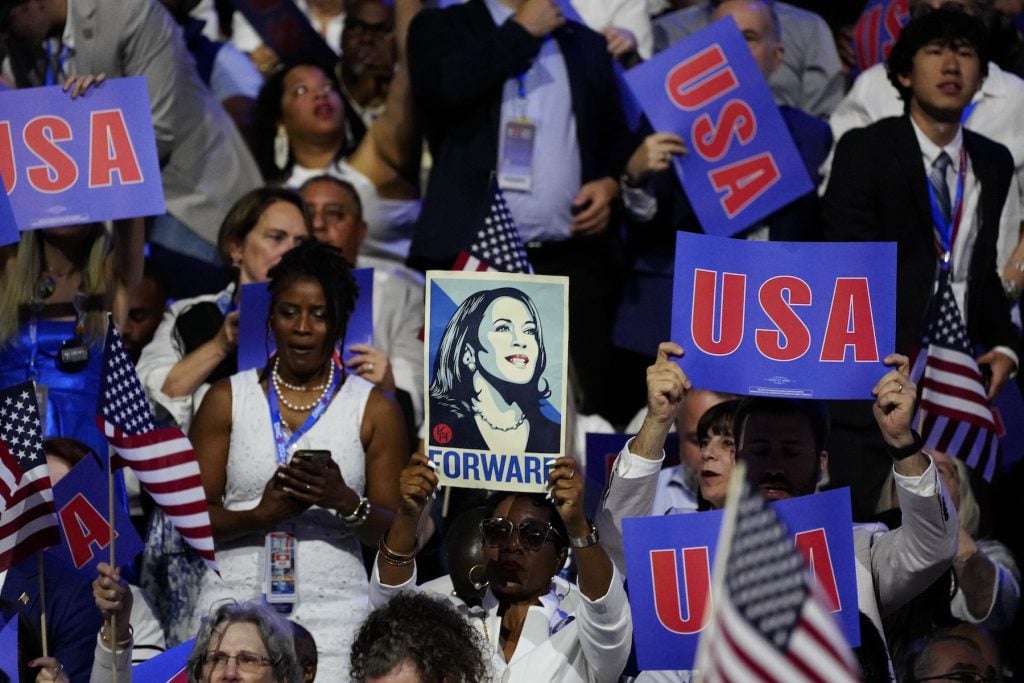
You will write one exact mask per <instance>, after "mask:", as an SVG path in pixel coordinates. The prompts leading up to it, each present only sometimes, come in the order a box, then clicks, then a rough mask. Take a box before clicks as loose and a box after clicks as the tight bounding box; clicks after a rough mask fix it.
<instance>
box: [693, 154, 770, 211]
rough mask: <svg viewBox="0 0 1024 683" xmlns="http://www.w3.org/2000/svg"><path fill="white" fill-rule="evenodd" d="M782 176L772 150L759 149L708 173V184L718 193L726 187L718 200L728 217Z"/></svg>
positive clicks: (751, 201) (747, 204)
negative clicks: (759, 150) (757, 152)
mask: <svg viewBox="0 0 1024 683" xmlns="http://www.w3.org/2000/svg"><path fill="white" fill-rule="evenodd" d="M781 177H782V174H781V173H779V167H778V165H777V164H776V163H775V158H774V157H773V156H772V153H771V152H762V153H761V154H756V155H754V156H752V157H749V158H747V159H742V160H740V161H737V162H736V163H734V164H729V165H727V166H722V167H721V168H716V169H715V170H713V171H711V172H709V173H708V178H709V179H710V180H711V186H712V187H714V188H715V190H716V191H717V192H719V193H721V192H722V191H725V196H723V197H722V199H721V204H722V208H723V209H724V210H725V214H726V216H728V217H729V218H730V219H732V218H735V217H736V216H737V215H739V214H740V213H741V212H743V211H744V210H745V209H746V208H747V207H748V206H750V205H751V204H752V203H753V202H754V200H756V199H757V198H758V197H760V196H761V195H763V194H764V193H765V192H767V191H768V190H769V189H770V188H771V187H772V186H773V185H775V183H777V182H779V179H780V178H781Z"/></svg>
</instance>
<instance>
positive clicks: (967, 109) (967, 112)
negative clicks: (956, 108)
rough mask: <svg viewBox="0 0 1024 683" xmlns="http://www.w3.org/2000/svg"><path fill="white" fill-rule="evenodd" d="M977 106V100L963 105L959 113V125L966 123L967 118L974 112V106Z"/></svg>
mask: <svg viewBox="0 0 1024 683" xmlns="http://www.w3.org/2000/svg"><path fill="white" fill-rule="evenodd" d="M977 106H978V103H977V102H971V103H969V104H968V105H967V106H966V107H964V111H963V113H962V114H960V125H961V126H962V125H964V124H965V123H967V119H969V118H971V114H973V113H974V108H975V107H977Z"/></svg>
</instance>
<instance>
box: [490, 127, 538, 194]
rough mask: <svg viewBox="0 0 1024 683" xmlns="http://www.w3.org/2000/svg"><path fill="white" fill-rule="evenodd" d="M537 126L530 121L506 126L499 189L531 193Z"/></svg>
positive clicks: (499, 167)
mask: <svg viewBox="0 0 1024 683" xmlns="http://www.w3.org/2000/svg"><path fill="white" fill-rule="evenodd" d="M536 139H537V126H535V125H534V124H533V123H532V122H531V121H529V120H528V119H516V120H515V121H509V122H508V123H506V124H505V130H504V131H503V133H502V136H501V150H500V151H499V152H498V187H500V188H501V189H503V190H515V191H517V192H529V191H530V188H531V187H532V186H533V143H534V141H535V140H536Z"/></svg>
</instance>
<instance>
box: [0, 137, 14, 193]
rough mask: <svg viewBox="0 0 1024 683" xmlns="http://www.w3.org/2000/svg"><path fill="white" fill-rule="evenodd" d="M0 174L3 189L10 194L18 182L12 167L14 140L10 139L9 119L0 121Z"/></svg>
mask: <svg viewBox="0 0 1024 683" xmlns="http://www.w3.org/2000/svg"><path fill="white" fill-rule="evenodd" d="M0 176H3V179H4V189H5V190H6V191H7V194H10V193H11V190H13V189H14V186H15V184H17V182H18V175H17V173H16V171H15V167H14V141H13V140H12V139H11V122H10V121H0Z"/></svg>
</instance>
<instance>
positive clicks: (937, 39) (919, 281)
mask: <svg viewBox="0 0 1024 683" xmlns="http://www.w3.org/2000/svg"><path fill="white" fill-rule="evenodd" d="M987 64H988V58H987V54H986V46H985V29H984V26H983V25H982V23H981V21H980V20H978V19H976V18H973V17H970V16H968V15H966V14H965V13H964V12H963V11H962V10H960V9H959V8H956V7H949V6H944V7H943V8H941V9H938V10H935V11H932V12H929V13H927V14H924V15H922V16H920V17H918V18H915V19H914V20H913V21H912V22H911V23H910V24H908V25H907V27H906V28H905V29H904V30H903V32H902V33H901V34H900V37H899V40H898V42H897V43H896V45H895V46H894V47H893V50H892V52H891V54H890V56H889V60H888V69H889V74H890V80H892V82H893V84H894V85H895V86H896V87H897V89H898V90H899V91H900V95H901V96H902V97H903V99H904V102H905V103H906V112H907V113H906V114H905V115H904V116H902V117H897V118H889V119H883V120H881V121H878V122H876V123H874V124H872V125H870V126H868V127H866V128H862V129H856V130H852V131H850V132H849V133H847V134H846V135H844V136H843V138H842V140H840V141H839V144H838V146H837V147H836V153H835V158H834V161H833V165H832V169H833V170H832V176H831V180H830V182H829V185H828V189H827V191H826V192H825V196H824V200H823V213H824V222H825V235H826V238H827V239H829V240H834V241H895V242H896V244H897V271H896V278H897V290H896V321H897V323H896V325H897V327H896V351H897V352H899V353H904V354H906V353H909V352H910V351H911V350H912V348H913V347H914V346H915V345H916V344H917V343H918V342H919V341H920V339H921V335H922V333H923V331H924V324H925V318H926V315H927V311H928V307H929V302H930V300H931V298H932V294H933V292H934V291H935V286H936V281H937V273H938V272H939V269H940V268H941V267H948V268H949V273H950V277H951V282H952V287H953V291H954V294H955V295H956V297H957V300H958V304H959V305H960V309H961V313H963V314H964V319H965V321H966V324H967V331H968V334H969V335H970V336H971V338H972V340H973V342H974V343H975V344H976V345H979V346H981V347H982V348H983V349H984V351H985V352H984V353H983V354H982V355H981V356H980V357H979V358H978V363H979V365H980V366H981V367H982V372H984V373H986V374H987V375H988V377H989V380H988V393H989V398H990V399H991V398H992V397H994V396H995V395H996V393H998V391H999V388H1000V386H1001V385H1002V383H1003V382H1004V381H1006V379H1007V377H1009V375H1010V374H1011V373H1012V372H1013V371H1014V369H1015V368H1016V367H1017V363H1018V357H1017V352H1016V344H1017V342H1016V335H1015V333H1014V329H1013V327H1012V324H1011V323H1010V314H1009V308H1008V306H1007V301H1006V298H1005V296H1004V295H1003V290H1002V286H1001V284H1000V280H999V276H998V274H997V271H996V239H997V234H998V231H999V223H1000V216H1001V215H1002V212H1003V211H1004V204H1005V203H1006V198H1007V191H1008V189H1009V186H1010V181H1011V177H1012V174H1013V160H1012V158H1011V156H1010V153H1009V152H1008V151H1007V149H1006V148H1005V147H1003V146H1002V145H1000V144H998V143H996V142H993V141H991V140H989V139H988V138H985V137H983V136H981V135H978V134H976V133H973V132H971V131H969V130H966V129H964V128H963V127H962V126H961V125H960V121H961V116H962V114H963V112H964V110H965V109H966V108H967V106H968V105H969V103H970V102H971V98H972V97H973V96H974V93H975V92H976V91H977V90H978V88H979V87H980V86H981V82H982V80H983V79H984V77H985V74H986V71H987ZM1015 224H1016V223H1015ZM866 406H867V403H866V402H854V403H852V404H851V403H844V404H838V405H836V406H835V408H834V409H833V417H834V419H835V428H834V429H833V432H832V438H831V439H830V442H829V447H828V450H829V452H830V453H832V455H833V462H834V463H835V465H836V466H835V467H834V468H833V471H832V476H833V481H832V483H833V484H835V485H843V484H846V483H849V484H851V485H852V486H854V500H855V501H856V502H855V506H854V507H855V515H856V514H859V515H860V516H865V515H866V514H867V513H868V512H869V509H868V507H867V506H873V505H874V502H875V501H876V500H877V493H878V491H879V489H880V486H881V482H882V479H883V478H884V473H883V472H882V471H881V470H880V468H879V467H873V465H874V464H878V463H880V462H882V461H883V459H884V457H885V456H884V451H883V450H882V449H881V447H880V444H878V443H877V439H874V438H871V435H870V431H869V430H868V429H867V427H868V426H869V425H870V421H871V413H870V411H869V410H868V409H867V407H866ZM858 504H860V506H859V507H858Z"/></svg>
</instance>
